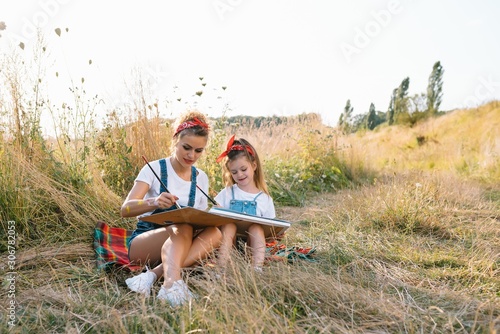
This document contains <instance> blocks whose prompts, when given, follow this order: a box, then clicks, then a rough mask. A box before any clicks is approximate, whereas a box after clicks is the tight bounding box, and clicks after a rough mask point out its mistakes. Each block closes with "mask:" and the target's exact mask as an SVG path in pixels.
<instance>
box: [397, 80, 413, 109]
mask: <svg viewBox="0 0 500 334" xmlns="http://www.w3.org/2000/svg"><path fill="white" fill-rule="evenodd" d="M408 88H410V78H408V77H406V78H404V79H403V81H401V84H400V85H399V87H398V89H397V91H396V100H395V101H394V114H395V115H398V114H404V113H408Z"/></svg>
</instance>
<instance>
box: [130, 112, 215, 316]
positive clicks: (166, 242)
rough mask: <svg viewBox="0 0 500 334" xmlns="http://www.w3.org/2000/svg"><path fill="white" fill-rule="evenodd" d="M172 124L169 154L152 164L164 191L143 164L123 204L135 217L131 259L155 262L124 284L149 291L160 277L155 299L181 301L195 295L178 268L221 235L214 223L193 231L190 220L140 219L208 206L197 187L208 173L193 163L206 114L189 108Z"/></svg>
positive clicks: (202, 254) (204, 184)
mask: <svg viewBox="0 0 500 334" xmlns="http://www.w3.org/2000/svg"><path fill="white" fill-rule="evenodd" d="M174 129H175V132H174V135H173V139H172V147H173V149H172V155H171V156H170V157H168V158H166V159H161V160H156V161H152V162H151V163H150V166H151V167H152V169H153V170H155V172H156V175H161V176H160V177H161V179H162V182H163V184H165V186H166V187H168V190H167V189H163V186H162V185H161V183H160V182H159V181H158V180H157V177H156V176H155V175H154V173H153V172H152V171H151V169H150V167H149V166H147V165H146V166H144V167H143V168H142V170H141V171H140V173H139V175H138V176H137V178H136V180H135V183H134V186H133V187H132V189H131V190H130V192H129V194H128V196H127V198H126V199H125V201H124V203H123V205H122V207H121V215H122V217H134V216H138V218H139V221H138V222H137V228H136V229H135V230H134V233H133V235H132V237H131V239H130V243H129V258H130V261H131V262H133V263H139V264H142V265H146V266H148V265H150V266H155V267H154V268H153V269H152V270H149V268H147V267H146V268H147V271H146V272H144V273H141V274H140V275H137V276H135V277H132V278H129V279H127V280H126V281H125V282H126V283H127V286H128V287H129V288H130V289H131V290H132V291H136V292H139V293H143V294H145V295H147V296H149V294H150V291H151V287H152V286H153V284H154V282H155V281H156V280H157V279H159V278H160V277H162V276H163V277H164V281H163V285H162V287H161V289H160V291H159V292H158V295H157V298H158V299H161V300H166V301H168V302H169V303H170V304H171V305H172V306H179V305H181V304H183V303H185V302H186V301H188V300H189V299H191V298H192V297H193V295H192V293H191V292H190V291H189V288H188V287H187V285H186V283H185V282H184V281H183V280H182V277H181V269H182V268H183V267H189V266H191V265H193V264H195V263H196V262H198V261H200V260H202V259H204V258H206V257H207V256H208V255H209V254H210V253H211V251H212V250H213V249H214V248H217V247H218V246H219V245H220V243H221V239H222V236H221V232H220V230H219V229H218V228H216V227H207V228H205V229H203V230H201V231H196V233H195V234H194V233H193V228H192V226H191V225H189V224H175V225H169V226H161V225H156V224H153V223H148V222H144V221H142V220H140V219H141V217H144V216H146V215H150V214H152V213H157V212H161V211H166V210H172V209H175V208H176V205H181V206H191V207H194V208H197V209H201V210H205V209H206V208H207V198H206V197H205V196H204V195H203V194H202V193H201V192H199V190H198V189H197V187H200V188H201V189H203V190H204V192H205V193H208V177H207V175H206V174H205V173H204V172H203V171H201V170H197V169H196V168H195V167H194V164H195V163H196V161H197V160H198V158H199V157H200V156H201V154H202V153H203V151H204V150H205V147H206V145H207V142H208V136H209V126H208V124H207V121H206V117H205V116H204V115H203V114H202V113H200V112H198V111H191V112H188V113H186V114H183V115H181V116H180V117H179V118H178V119H177V121H176V123H175V124H174ZM169 191H170V192H169Z"/></svg>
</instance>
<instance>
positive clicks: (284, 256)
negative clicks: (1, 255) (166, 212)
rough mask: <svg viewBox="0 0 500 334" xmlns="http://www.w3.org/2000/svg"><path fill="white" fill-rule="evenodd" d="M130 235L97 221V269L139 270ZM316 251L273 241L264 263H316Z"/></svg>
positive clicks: (95, 242)
mask: <svg viewBox="0 0 500 334" xmlns="http://www.w3.org/2000/svg"><path fill="white" fill-rule="evenodd" d="M131 235H132V231H131V230H126V229H124V228H120V227H110V226H109V225H107V224H106V223H105V222H102V221H99V222H97V224H96V227H95V229H94V250H95V252H96V256H97V268H99V269H110V268H111V267H112V266H119V267H123V268H126V269H129V270H138V269H141V267H140V266H136V265H131V264H130V261H129V258H128V248H127V244H128V240H129V238H130V236H131ZM315 252H316V249H315V248H312V247H309V248H302V247H297V246H293V247H287V246H286V245H284V244H282V243H279V241H278V240H273V241H271V242H268V243H266V257H265V261H266V262H273V261H287V262H289V263H293V262H295V261H297V260H307V261H310V262H314V261H316V260H315V258H314V256H315Z"/></svg>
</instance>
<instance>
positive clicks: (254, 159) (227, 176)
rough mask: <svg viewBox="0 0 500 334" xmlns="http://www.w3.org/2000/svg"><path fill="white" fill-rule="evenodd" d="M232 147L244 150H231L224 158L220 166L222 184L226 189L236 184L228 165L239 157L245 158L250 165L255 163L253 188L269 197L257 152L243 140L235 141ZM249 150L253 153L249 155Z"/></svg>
mask: <svg viewBox="0 0 500 334" xmlns="http://www.w3.org/2000/svg"><path fill="white" fill-rule="evenodd" d="M233 145H241V146H243V148H244V150H232V151H229V152H228V154H227V156H226V157H224V164H223V165H222V181H223V182H224V184H225V186H226V187H230V186H232V185H234V184H236V182H235V181H234V179H233V177H232V175H231V171H230V170H229V167H228V164H229V163H230V162H231V161H234V160H236V159H238V158H239V157H241V156H245V157H246V159H247V160H248V161H249V162H250V163H255V165H256V168H255V171H254V177H253V181H254V182H255V186H256V187H257V188H258V189H259V190H260V191H262V192H264V193H266V194H267V195H269V196H270V194H269V190H268V189H267V184H266V180H265V178H264V170H263V168H262V165H261V163H260V159H259V155H258V154H257V151H256V150H255V148H254V147H253V146H252V144H250V143H249V142H248V141H247V140H245V139H243V138H239V139H235V140H234V143H233ZM247 147H248V148H250V151H251V152H253V154H250V153H249V150H248V149H247Z"/></svg>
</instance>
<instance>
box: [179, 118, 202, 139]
mask: <svg viewBox="0 0 500 334" xmlns="http://www.w3.org/2000/svg"><path fill="white" fill-rule="evenodd" d="M195 126H201V127H202V128H205V129H208V124H207V123H203V122H202V121H200V120H199V119H198V117H193V119H192V120H191V121H185V122H184V123H182V124H180V125H179V126H178V127H177V130H175V133H174V135H173V137H175V136H176V135H177V134H178V133H179V132H181V131H182V130H186V129H189V128H193V127H195Z"/></svg>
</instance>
